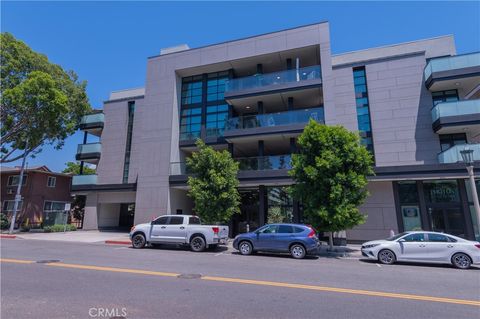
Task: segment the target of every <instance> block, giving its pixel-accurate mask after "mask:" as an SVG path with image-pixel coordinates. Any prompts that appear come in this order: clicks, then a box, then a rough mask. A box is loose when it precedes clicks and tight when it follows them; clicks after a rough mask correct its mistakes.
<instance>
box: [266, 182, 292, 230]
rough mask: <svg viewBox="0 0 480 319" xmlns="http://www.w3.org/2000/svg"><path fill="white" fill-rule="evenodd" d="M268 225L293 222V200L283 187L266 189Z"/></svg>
mask: <svg viewBox="0 0 480 319" xmlns="http://www.w3.org/2000/svg"><path fill="white" fill-rule="evenodd" d="M267 197H268V201H267V204H268V208H267V221H268V223H284V222H285V223H288V222H292V220H293V199H292V197H291V196H290V194H288V193H287V190H286V188H285V187H268V188H267Z"/></svg>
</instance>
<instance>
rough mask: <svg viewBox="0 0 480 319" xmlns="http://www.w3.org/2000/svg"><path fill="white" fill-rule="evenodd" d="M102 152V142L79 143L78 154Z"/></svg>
mask: <svg viewBox="0 0 480 319" xmlns="http://www.w3.org/2000/svg"><path fill="white" fill-rule="evenodd" d="M101 152H102V144H101V143H89V144H79V145H78V147H77V154H91V153H101Z"/></svg>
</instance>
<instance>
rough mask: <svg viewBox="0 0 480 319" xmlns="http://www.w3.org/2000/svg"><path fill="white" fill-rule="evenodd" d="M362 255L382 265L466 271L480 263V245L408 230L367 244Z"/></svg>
mask: <svg viewBox="0 0 480 319" xmlns="http://www.w3.org/2000/svg"><path fill="white" fill-rule="evenodd" d="M362 255H363V256H364V257H367V258H369V259H374V260H378V261H380V262H381V263H382V264H393V263H394V262H396V261H410V262H426V263H438V264H452V265H453V266H455V267H457V268H461V269H467V268H470V266H471V265H472V264H478V263H480V243H479V242H476V241H469V240H465V239H462V238H459V237H456V236H453V235H449V234H444V233H436V232H427V231H410V232H405V233H401V234H398V235H395V236H393V237H390V238H388V239H382V240H374V241H369V242H366V243H364V244H363V245H362Z"/></svg>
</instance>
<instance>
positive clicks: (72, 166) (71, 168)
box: [62, 162, 95, 175]
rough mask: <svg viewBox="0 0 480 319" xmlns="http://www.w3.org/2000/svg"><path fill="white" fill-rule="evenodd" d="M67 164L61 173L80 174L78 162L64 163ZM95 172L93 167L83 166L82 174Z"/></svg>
mask: <svg viewBox="0 0 480 319" xmlns="http://www.w3.org/2000/svg"><path fill="white" fill-rule="evenodd" d="M65 165H66V166H67V167H66V168H65V169H64V170H63V171H62V173H65V174H73V175H79V174H80V163H78V162H67V163H65ZM91 174H95V169H93V168H91V167H88V166H86V165H84V166H83V175H91Z"/></svg>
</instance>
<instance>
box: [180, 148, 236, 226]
mask: <svg viewBox="0 0 480 319" xmlns="http://www.w3.org/2000/svg"><path fill="white" fill-rule="evenodd" d="M196 144H197V147H198V149H199V150H198V152H194V153H193V154H192V157H191V158H187V167H188V169H189V171H190V172H192V174H193V175H192V176H189V177H188V186H190V191H189V196H190V197H192V198H193V201H194V202H195V211H196V212H197V214H198V215H199V216H200V217H201V218H202V220H203V221H204V222H206V223H217V222H226V221H228V220H229V219H230V218H231V217H232V215H233V214H236V213H239V211H240V210H239V204H240V194H239V193H238V190H237V187H238V178H237V173H238V163H237V162H236V161H234V160H233V159H232V157H231V155H230V153H229V152H228V151H226V150H224V151H221V152H220V151H215V150H214V149H213V148H211V147H209V146H207V145H205V143H204V142H203V141H201V140H197V143H196Z"/></svg>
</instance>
